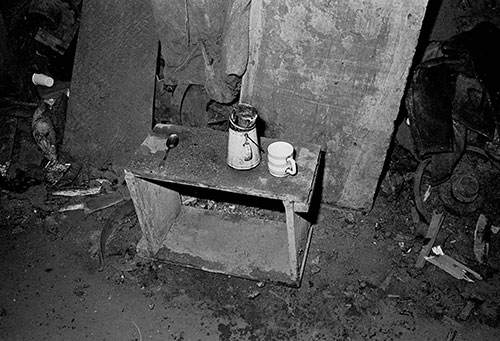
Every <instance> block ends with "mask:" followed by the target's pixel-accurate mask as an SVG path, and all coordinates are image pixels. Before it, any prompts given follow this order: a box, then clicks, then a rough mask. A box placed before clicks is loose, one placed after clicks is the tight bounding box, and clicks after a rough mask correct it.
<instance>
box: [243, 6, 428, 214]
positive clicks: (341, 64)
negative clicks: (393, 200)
mask: <svg viewBox="0 0 500 341" xmlns="http://www.w3.org/2000/svg"><path fill="white" fill-rule="evenodd" d="M426 6H427V0H417V1H395V0H393V1H387V0H375V1H370V2H366V1H362V0H352V1H347V2H329V1H315V0H304V1H287V0H276V1H263V0H255V1H252V2H251V11H250V56H249V62H248V67H247V72H246V73H245V75H244V76H243V83H242V93H241V101H242V102H245V103H250V104H252V105H253V106H254V107H255V108H256V109H257V110H258V112H259V115H260V116H261V117H262V119H263V120H264V121H265V123H266V131H265V132H264V134H265V135H266V136H269V137H275V138H278V137H281V138H286V139H290V140H292V141H295V142H297V143H299V144H302V143H314V144H318V145H321V146H322V147H323V148H324V150H326V152H327V154H326V158H325V164H326V165H325V167H326V169H325V174H324V178H323V179H322V181H323V186H322V187H323V189H324V190H323V201H325V202H328V203H332V204H336V205H339V206H345V207H350V208H355V209H369V208H371V206H372V203H373V197H374V194H375V190H376V187H377V183H378V180H379V177H380V174H381V171H382V168H383V165H384V162H385V159H386V153H387V148H388V146H389V143H390V140H391V136H392V133H393V128H394V120H395V119H396V117H397V115H398V113H399V107H400V103H401V98H402V96H403V92H404V88H405V85H406V79H407V76H408V72H409V68H410V66H411V63H412V59H413V55H414V52H415V47H416V45H417V40H418V36H419V33H420V28H421V24H422V20H423V18H424V14H425V9H426Z"/></svg>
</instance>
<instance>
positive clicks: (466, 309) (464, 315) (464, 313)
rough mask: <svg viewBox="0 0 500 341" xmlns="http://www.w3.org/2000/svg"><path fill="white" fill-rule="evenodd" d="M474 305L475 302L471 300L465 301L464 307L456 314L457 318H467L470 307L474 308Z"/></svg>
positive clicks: (463, 319)
mask: <svg viewBox="0 0 500 341" xmlns="http://www.w3.org/2000/svg"><path fill="white" fill-rule="evenodd" d="M475 305H476V304H475V303H474V302H473V301H467V303H466V304H465V307H464V308H463V309H462V311H461V312H460V314H459V315H458V319H459V320H462V321H465V320H467V317H469V315H470V313H471V311H472V309H474V306H475Z"/></svg>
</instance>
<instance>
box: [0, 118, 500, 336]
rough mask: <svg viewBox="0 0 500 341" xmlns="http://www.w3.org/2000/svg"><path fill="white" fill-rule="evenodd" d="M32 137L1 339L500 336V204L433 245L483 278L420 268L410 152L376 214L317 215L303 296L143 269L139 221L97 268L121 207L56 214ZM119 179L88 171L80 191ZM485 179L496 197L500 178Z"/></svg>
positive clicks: (122, 228) (124, 225)
mask: <svg viewBox="0 0 500 341" xmlns="http://www.w3.org/2000/svg"><path fill="white" fill-rule="evenodd" d="M28 132H29V130H28V129H23V124H22V120H20V123H19V136H20V138H19V139H18V141H17V144H16V145H18V146H23V147H22V148H18V149H16V150H17V152H16V153H15V155H18V156H19V158H18V162H17V163H14V164H13V165H12V168H13V169H16V170H17V171H16V173H17V175H16V176H15V177H14V178H13V179H11V180H12V181H10V182H4V183H3V184H2V187H3V189H2V192H1V197H0V200H1V201H0V202H1V208H0V209H1V213H0V217H1V223H0V243H1V244H0V247H1V250H2V257H1V260H0V273H1V275H0V276H1V279H2V285H1V287H0V290H1V294H0V338H1V339H3V340H24V339H36V340H40V339H47V340H59V339H60V340H76V339H84V338H88V339H93V340H94V339H95V340H146V339H152V340H224V341H227V340H473V339H479V340H498V339H499V338H500V330H499V329H498V327H499V323H500V319H499V317H500V315H499V314H500V309H499V307H500V305H499V302H500V285H499V284H500V275H499V272H498V270H499V268H500V263H499V258H500V235H494V234H493V235H492V236H491V243H490V251H489V266H484V265H480V264H478V263H477V261H475V258H474V255H473V251H472V246H473V232H474V226H475V222H476V220H477V217H478V215H479V213H481V212H483V213H485V214H487V216H488V218H489V219H490V222H491V224H493V225H496V226H498V225H500V220H499V217H498V216H497V215H495V214H496V213H497V212H500V209H499V207H498V205H499V204H498V202H497V201H495V200H488V201H486V202H485V203H484V205H483V206H482V208H481V209H482V210H483V211H481V210H479V211H477V212H474V213H470V214H468V215H466V216H454V215H452V214H449V213H448V214H447V215H446V218H445V221H444V224H443V226H442V228H441V230H440V234H439V236H438V238H437V242H436V244H440V245H442V247H443V249H444V250H445V252H446V253H447V254H449V255H450V256H452V257H454V258H456V259H457V260H459V261H461V262H463V263H465V264H467V265H468V266H469V267H471V268H473V269H474V270H476V271H478V272H479V273H481V275H483V277H484V280H482V281H476V282H474V283H468V282H465V281H460V280H457V279H455V278H453V277H451V276H450V275H448V274H446V273H445V272H443V271H442V270H440V269H438V268H436V267H435V266H433V265H431V264H429V263H427V264H426V265H425V267H424V268H423V269H421V270H420V269H416V268H415V266H414V264H415V261H416V258H417V256H418V253H419V250H420V248H421V245H422V244H423V242H424V239H423V238H422V233H423V232H425V228H426V226H425V225H423V224H422V223H417V222H415V221H414V218H413V217H412V214H411V207H412V206H413V205H414V204H413V197H412V191H411V189H412V182H413V178H412V174H413V170H414V167H415V166H416V164H415V162H414V161H412V160H411V158H410V157H409V156H408V154H406V153H405V152H404V151H402V150H400V149H396V153H395V154H393V157H392V162H391V167H390V170H389V173H388V177H387V178H386V180H385V181H384V184H383V186H382V190H381V192H380V194H379V195H378V197H377V200H376V203H375V207H374V209H373V210H372V211H371V212H370V213H367V214H363V213H359V212H349V211H341V210H336V209H333V208H331V207H327V206H323V207H321V210H320V214H319V216H318V218H317V224H316V226H315V229H314V236H313V239H312V245H311V249H310V253H309V257H308V260H307V266H306V268H305V275H304V278H303V281H302V285H301V287H300V288H298V289H297V288H287V287H283V286H278V285H272V284H265V285H262V283H257V282H254V281H249V280H245V279H239V278H232V277H228V276H225V275H220V274H211V273H206V272H202V271H197V270H192V269H186V268H182V267H177V266H172V265H168V264H161V263H157V262H156V263H155V262H150V261H147V260H144V259H140V258H138V257H137V255H136V254H135V244H136V243H137V241H138V238H139V236H140V228H139V226H138V223H137V219H136V217H135V216H134V215H132V216H131V217H126V218H123V219H119V220H118V221H116V222H115V223H116V224H117V233H115V234H114V236H113V237H112V238H111V240H110V243H109V245H108V265H107V266H106V268H105V270H104V271H103V272H99V271H98V260H97V257H96V251H97V243H98V237H99V234H100V231H101V229H102V226H103V224H104V222H105V220H106V218H107V217H108V216H109V215H110V213H111V211H112V209H106V210H103V211H100V212H96V213H93V214H88V215H87V214H85V213H84V212H83V211H72V212H65V213H57V210H58V209H59V208H61V207H63V206H65V205H67V204H68V202H67V199H66V200H62V199H60V198H57V197H55V196H53V195H51V194H50V193H51V191H52V189H51V188H50V187H49V186H47V185H46V184H44V183H43V182H40V179H39V178H38V179H37V176H39V173H40V172H39V170H38V172H37V171H36V169H37V168H36V167H35V165H33V164H32V163H31V164H30V163H27V162H26V161H23V160H27V159H30V160H32V159H33V158H32V157H31V158H30V157H28V156H29V155H36V153H37V150H36V148H35V147H34V146H33V145H32V144H31V143H30V139H29V135H28ZM26 146H29V147H26ZM23 155H24V157H23ZM110 174H113V172H111V171H109V170H95V169H94V170H87V171H85V168H83V170H82V173H81V174H80V176H79V177H78V178H77V180H76V183H81V184H82V185H83V184H85V183H87V184H88V181H89V180H91V178H92V177H99V176H101V177H102V176H108V177H109V178H112V176H111V175H110ZM488 177H490V178H488V179H489V182H488V183H489V184H490V188H493V189H494V188H495V186H494V184H495V181H494V180H495V179H498V173H495V172H494V171H492V173H491V174H490V173H488ZM16 180H17V181H16ZM114 181H116V178H115V179H114ZM497 189H498V188H497ZM491 191H492V189H490V192H491ZM498 193H500V192H495V193H494V195H493V198H495V195H496V197H498ZM73 200H74V199H73ZM431 208H435V209H438V210H440V211H443V207H440V206H439V205H437V204H436V205H434V207H431ZM468 302H470V303H468ZM467 305H468V307H469V308H471V310H470V312H469V313H468V312H467V311H468V310H467V309H464V308H465V307H466V306H467Z"/></svg>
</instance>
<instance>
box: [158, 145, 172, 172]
mask: <svg viewBox="0 0 500 341" xmlns="http://www.w3.org/2000/svg"><path fill="white" fill-rule="evenodd" d="M169 151H170V148H167V149H165V156H163V159H161V161H160V164H159V165H158V167H163V166H165V161H166V160H167V156H168V152H169Z"/></svg>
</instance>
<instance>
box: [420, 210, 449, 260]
mask: <svg viewBox="0 0 500 341" xmlns="http://www.w3.org/2000/svg"><path fill="white" fill-rule="evenodd" d="M443 220H444V215H443V213H436V212H434V213H433V214H432V219H431V223H430V224H429V229H428V230H427V234H426V235H425V239H426V244H425V245H424V246H422V250H420V255H419V256H418V259H417V263H416V264H415V266H416V267H417V268H423V267H424V265H425V257H428V256H429V253H430V252H431V250H432V246H433V245H434V242H435V241H436V237H437V234H438V232H439V229H440V228H441V225H442V224H443Z"/></svg>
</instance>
